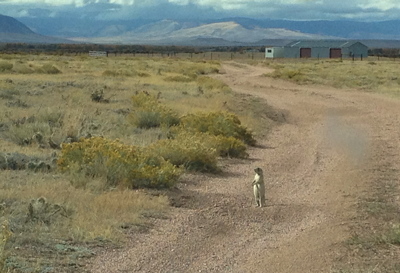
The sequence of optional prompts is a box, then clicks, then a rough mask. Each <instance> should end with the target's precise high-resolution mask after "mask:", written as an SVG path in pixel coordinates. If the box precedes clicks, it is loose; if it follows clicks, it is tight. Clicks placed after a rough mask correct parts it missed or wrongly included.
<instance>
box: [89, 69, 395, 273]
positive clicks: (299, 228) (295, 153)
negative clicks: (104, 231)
mask: <svg viewBox="0 0 400 273" xmlns="http://www.w3.org/2000/svg"><path fill="white" fill-rule="evenodd" d="M223 68H224V73H221V74H219V75H218V76H217V77H218V78H219V79H221V80H223V81H225V82H226V83H227V84H229V85H230V86H231V88H232V89H233V90H234V91H235V92H238V93H243V94H251V95H253V96H256V97H259V98H260V99H265V100H267V102H268V104H270V105H272V106H273V107H275V108H276V109H279V110H282V111H284V112H285V113H287V114H286V119H287V122H286V123H284V124H283V125H280V126H277V127H275V129H274V130H273V131H272V132H271V134H269V135H268V137H267V138H266V139H264V140H263V139H261V140H259V142H260V147H258V148H251V149H250V151H249V152H250V160H232V162H231V163H230V164H229V165H227V166H226V167H225V169H224V175H222V176H221V175H220V176H214V175H196V176H191V175H187V176H186V177H185V178H186V179H185V181H186V183H183V184H182V185H181V186H180V189H179V192H177V195H179V196H180V199H179V200H180V201H179V202H180V205H181V206H180V207H176V208H173V209H172V212H171V214H170V215H169V217H168V218H167V219H157V220H155V226H154V228H153V229H152V230H150V232H149V233H145V234H139V235H136V236H134V235H133V236H132V238H131V240H130V242H129V244H128V245H127V247H126V248H123V249H119V250H114V251H107V252H104V253H103V254H100V255H98V256H97V257H96V258H95V259H93V260H92V262H91V264H90V265H89V266H90V271H91V272H108V273H110V272H162V273H167V272H171V273H172V272H238V273H239V272H240V273H241V272H243V273H248V272H272V273H278V272H288V273H289V272H290V273H304V272H316V273H321V272H330V271H331V269H332V268H333V267H334V265H335V262H336V261H338V260H339V259H341V257H342V256H343V255H344V254H343V253H344V252H343V246H342V243H343V241H344V240H346V239H347V238H348V237H349V236H350V234H349V227H350V226H351V224H352V221H354V217H355V215H356V203H357V200H358V198H359V197H360V196H363V195H365V194H366V193H367V192H368V191H370V189H371V187H372V186H371V183H372V182H373V179H374V175H373V171H374V170H376V167H377V166H378V165H379V167H380V168H385V167H382V166H384V165H382V164H380V162H381V161H382V160H386V161H387V160H388V159H387V155H388V154H390V159H389V160H390V161H391V162H390V163H391V164H390V167H391V168H398V169H399V168H400V166H399V164H398V163H397V162H400V158H399V155H398V154H397V153H394V152H393V151H394V150H395V151H398V150H399V148H400V143H399V136H400V122H399V119H398V117H399V116H400V102H399V101H397V100H391V99H390V98H387V97H383V96H380V95H374V94H369V93H365V92H359V91H354V90H335V89H333V88H329V87H323V86H319V87H318V86H312V87H310V86H298V85H295V84H292V83H288V82H285V81H280V80H275V79H271V78H268V77H264V76H262V74H264V73H266V72H267V71H268V68H265V67H264V68H262V67H254V66H245V65H240V66H238V65H235V64H234V63H225V64H224V65H223ZM260 121H261V124H260V126H262V118H260ZM255 167H261V168H263V169H264V173H265V179H266V190H267V207H264V208H261V209H260V208H256V207H255V206H254V204H253V199H252V198H253V197H252V190H251V186H250V183H251V180H252V178H253V169H254V168H255ZM383 171H384V170H383ZM396 179H397V178H396Z"/></svg>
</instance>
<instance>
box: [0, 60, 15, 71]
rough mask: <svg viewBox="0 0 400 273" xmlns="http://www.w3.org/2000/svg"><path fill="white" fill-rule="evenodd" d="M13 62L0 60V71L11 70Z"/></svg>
mask: <svg viewBox="0 0 400 273" xmlns="http://www.w3.org/2000/svg"><path fill="white" fill-rule="evenodd" d="M13 66H14V65H13V64H11V63H8V62H0V72H5V71H11V69H12V68H13Z"/></svg>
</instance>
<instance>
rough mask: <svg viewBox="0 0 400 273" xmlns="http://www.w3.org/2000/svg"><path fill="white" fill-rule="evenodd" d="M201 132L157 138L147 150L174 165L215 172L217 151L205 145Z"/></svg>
mask: <svg viewBox="0 0 400 273" xmlns="http://www.w3.org/2000/svg"><path fill="white" fill-rule="evenodd" d="M205 135H206V134H203V133H194V134H192V133H189V132H181V133H179V134H178V135H176V136H175V137H174V138H172V139H163V140H159V141H157V142H155V143H153V144H152V145H150V146H149V147H148V148H149V151H150V152H151V153H153V154H156V155H160V156H162V157H163V158H165V159H166V160H168V161H169V162H171V163H172V164H174V165H175V166H182V167H184V168H185V169H186V170H190V171H200V172H217V171H218V167H217V157H218V151H217V150H216V149H215V147H213V145H207V144H206V143H207V141H204V136H205Z"/></svg>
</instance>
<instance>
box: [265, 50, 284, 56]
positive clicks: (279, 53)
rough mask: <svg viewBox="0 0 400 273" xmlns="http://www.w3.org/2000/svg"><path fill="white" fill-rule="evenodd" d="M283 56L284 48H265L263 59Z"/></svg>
mask: <svg viewBox="0 0 400 273" xmlns="http://www.w3.org/2000/svg"><path fill="white" fill-rule="evenodd" d="M284 56H285V48H284V47H266V48H265V58H283V57H284Z"/></svg>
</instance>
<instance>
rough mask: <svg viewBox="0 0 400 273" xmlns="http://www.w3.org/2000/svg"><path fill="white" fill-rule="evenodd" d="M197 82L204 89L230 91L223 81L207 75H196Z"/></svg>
mask: <svg viewBox="0 0 400 273" xmlns="http://www.w3.org/2000/svg"><path fill="white" fill-rule="evenodd" d="M197 84H198V85H199V86H200V87H201V88H203V89H205V90H211V91H223V92H230V91H231V88H230V87H229V86H228V85H227V84H225V83H224V82H222V81H220V80H217V79H214V78H211V77H208V76H200V77H198V78H197Z"/></svg>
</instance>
